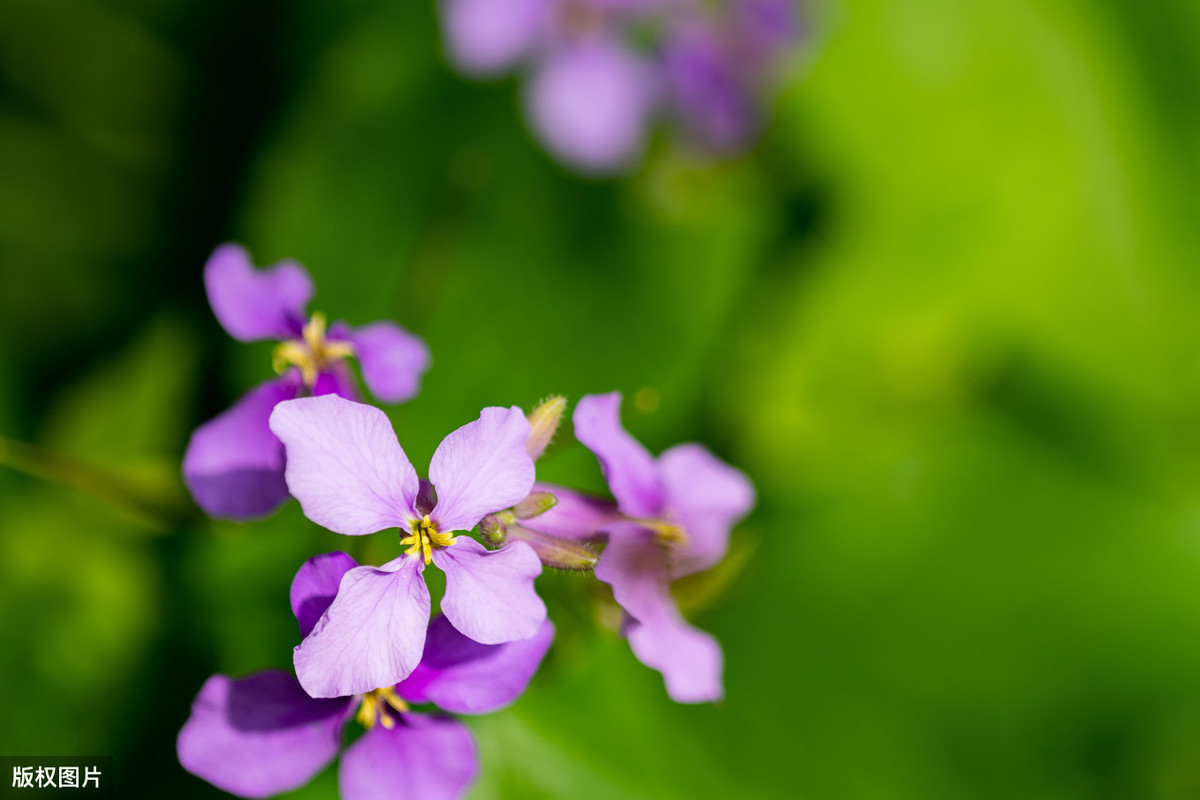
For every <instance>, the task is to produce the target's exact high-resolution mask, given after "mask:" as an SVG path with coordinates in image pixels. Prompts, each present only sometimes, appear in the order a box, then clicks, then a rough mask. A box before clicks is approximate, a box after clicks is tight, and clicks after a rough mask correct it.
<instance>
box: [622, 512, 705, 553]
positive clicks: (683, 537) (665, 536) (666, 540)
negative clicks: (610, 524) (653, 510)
mask: <svg viewBox="0 0 1200 800" xmlns="http://www.w3.org/2000/svg"><path fill="white" fill-rule="evenodd" d="M625 518H626V519H627V520H629V521H630V522H636V523H637V524H639V525H641V526H642V527H644V528H646V529H647V530H649V531H651V532H652V533H653V534H654V541H656V542H658V543H659V544H665V545H670V546H673V547H686V546H687V544H688V542H689V541H690V540H689V539H688V535H687V531H685V530H684V529H683V526H682V525H680V524H678V523H676V522H671V521H670V520H667V519H661V518H646V517H625Z"/></svg>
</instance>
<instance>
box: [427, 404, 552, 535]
mask: <svg viewBox="0 0 1200 800" xmlns="http://www.w3.org/2000/svg"><path fill="white" fill-rule="evenodd" d="M528 436H529V422H528V421H527V420H526V419H525V413H524V412H523V411H521V409H519V408H517V407H516V406H513V407H512V408H485V409H483V411H481V412H480V414H479V419H477V420H475V421H474V422H469V423H467V424H466V425H463V426H462V427H461V428H459V429H458V430H456V431H454V432H453V433H451V434H450V435H449V436H447V437H446V438H445V439H443V440H442V443H441V444H439V445H438V448H437V451H435V452H434V454H433V458H432V459H431V460H430V462H429V481H430V483H432V484H433V486H434V488H435V489H436V490H437V505H436V506H434V508H433V514H432V515H431V516H432V517H433V520H434V522H436V523H437V525H438V529H439V530H441V531H443V532H446V531H468V530H470V529H471V528H474V527H475V524H476V523H477V522H479V520H480V519H482V518H483V516H484V515H485V514H490V513H492V512H493V511H501V510H503V509H505V508H508V507H509V506H512V505H516V504H517V503H519V502H521V501H522V500H524V499H525V495H527V494H529V489H530V488H531V487H532V486H533V478H534V466H533V459H532V458H530V457H529V453H528V452H527V451H526V450H525V439H526V438H528Z"/></svg>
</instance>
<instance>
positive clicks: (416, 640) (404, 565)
mask: <svg viewBox="0 0 1200 800" xmlns="http://www.w3.org/2000/svg"><path fill="white" fill-rule="evenodd" d="M423 569H424V564H423V563H422V561H421V559H420V558H418V557H416V556H401V557H400V558H397V559H395V560H394V561H391V562H389V563H387V564H385V565H383V566H382V567H355V568H354V569H352V570H350V571H349V572H347V573H346V574H345V575H344V576H343V577H342V582H341V585H340V586H339V587H338V593H337V597H335V598H334V600H333V603H331V604H330V606H329V608H328V609H326V611H325V613H324V614H323V615H322V616H321V618H320V619H319V620H318V621H317V624H316V625H315V626H314V627H313V629H312V632H311V633H310V634H309V635H308V636H307V637H305V639H304V641H303V642H301V643H300V646H299V647H297V648H296V650H295V653H294V661H295V665H296V677H298V678H299V679H300V683H301V685H303V686H304V690H305V691H306V692H308V693H309V694H310V695H312V696H313V697H345V696H348V695H352V694H360V693H362V692H370V691H373V690H375V689H379V688H381V687H384V686H393V685H395V684H396V683H398V682H399V681H400V680H401V679H403V678H405V677H407V675H408V674H409V673H410V672H412V671H413V668H414V667H416V666H417V663H418V662H419V661H420V660H421V650H422V648H423V647H424V646H425V626H426V625H427V624H428V623H429V590H428V589H427V588H425V579H424V577H423V576H422V575H421V572H422V570H423Z"/></svg>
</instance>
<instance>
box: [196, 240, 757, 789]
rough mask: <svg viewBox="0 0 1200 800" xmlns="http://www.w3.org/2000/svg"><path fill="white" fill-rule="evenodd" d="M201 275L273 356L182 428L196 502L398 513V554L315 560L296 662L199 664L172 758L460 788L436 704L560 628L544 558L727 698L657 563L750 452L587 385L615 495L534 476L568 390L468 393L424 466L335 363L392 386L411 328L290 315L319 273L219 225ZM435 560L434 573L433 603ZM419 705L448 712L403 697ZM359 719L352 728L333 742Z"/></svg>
mask: <svg viewBox="0 0 1200 800" xmlns="http://www.w3.org/2000/svg"><path fill="white" fill-rule="evenodd" d="M205 282H206V286H207V289H208V294H209V299H210V301H211V303H212V306H213V309H214V311H215V312H216V315H217V317H218V319H219V320H220V321H221V323H222V325H223V326H224V327H225V328H226V330H228V331H229V332H230V333H231V334H233V335H234V336H235V337H236V338H239V339H243V340H249V339H260V338H268V337H275V338H279V339H281V340H282V341H281V343H280V344H279V345H278V347H277V348H276V351H275V360H276V369H277V371H279V372H281V373H282V376H281V377H280V378H278V379H276V380H273V381H270V382H268V383H266V384H263V385H262V386H260V387H258V388H257V389H255V390H253V391H252V392H251V393H250V394H248V395H247V396H246V397H245V398H243V399H242V400H240V401H239V402H238V403H237V404H236V405H235V406H234V407H233V408H232V409H230V410H229V411H227V412H225V414H223V415H222V416H220V417H218V418H217V419H215V420H213V421H212V422H209V423H207V424H206V425H204V426H202V427H201V428H200V429H198V430H197V431H196V433H195V435H194V436H193V437H192V441H191V443H190V444H189V446H188V453H187V455H186V456H185V459H184V475H185V478H186V480H187V483H188V486H189V487H190V488H191V489H192V492H193V495H194V496H195V497H196V500H197V502H198V503H199V504H200V505H201V507H202V508H204V509H205V510H207V511H208V512H209V513H211V514H214V515H218V516H231V517H235V518H245V517H250V516H255V515H259V514H263V513H266V512H268V511H270V510H271V509H273V508H275V507H276V506H277V505H278V504H279V503H281V502H282V501H283V500H285V499H286V498H287V497H289V496H291V497H295V498H296V499H297V500H298V501H299V503H300V507H301V509H302V510H303V512H304V514H305V516H307V517H308V518H309V519H310V520H312V521H313V522H316V523H317V524H319V525H321V526H323V527H325V528H327V529H329V530H330V531H333V532H334V533H339V534H343V535H347V536H362V535H368V534H373V533H377V532H379V531H385V530H392V529H394V530H395V531H396V532H397V533H396V534H395V535H396V536H397V544H396V548H397V555H396V557H395V558H394V559H392V560H391V561H389V562H387V563H386V564H383V565H381V566H370V565H359V564H357V563H356V562H355V561H354V560H353V559H352V558H351V557H350V556H349V555H347V554H346V553H342V552H334V553H326V554H323V555H318V556H316V557H314V558H312V559H310V560H309V561H307V562H306V563H305V564H304V565H303V566H302V567H301V568H300V570H299V572H298V573H297V574H296V578H295V580H294V581H293V583H292V589H291V598H290V599H291V606H292V611H293V612H294V614H295V616H296V620H297V622H298V624H299V633H300V639H301V641H300V644H299V645H298V646H296V648H295V651H294V653H293V665H294V675H293V674H292V673H290V672H283V671H267V672H260V673H256V674H253V675H249V676H247V677H243V678H240V679H232V678H229V677H227V676H224V675H215V676H213V677H212V678H210V679H209V680H208V681H207V682H206V683H205V684H204V686H203V687H202V688H201V690H200V694H199V695H198V696H197V698H196V700H195V703H194V704H193V707H192V714H191V717H190V718H189V719H188V721H187V723H186V724H185V725H184V727H183V730H182V731H181V732H180V734H179V741H178V752H179V759H180V763H181V764H182V765H183V766H184V768H186V769H187V770H189V771H190V772H192V773H194V774H195V775H198V776H200V777H201V778H204V779H205V780H207V781H209V782H210V783H212V784H214V785H215V786H218V787H220V788H222V789H225V790H226V791H229V792H232V793H234V794H237V795H240V796H243V797H267V796H270V795H273V794H278V793H280V792H285V791H289V790H291V789H294V788H296V787H298V786H301V785H303V784H304V783H306V782H307V781H308V780H310V779H311V778H312V777H313V776H314V775H315V774H316V773H317V772H319V771H320V770H321V769H323V768H324V767H325V766H326V765H327V764H329V763H330V762H331V761H332V760H333V759H334V758H336V757H337V755H338V753H339V752H341V753H342V756H341V759H342V761H341V767H340V771H339V775H338V783H339V787H340V792H341V794H342V796H343V797H344V798H347V799H348V800H368V799H369V798H384V797H412V798H442V797H446V798H452V797H459V796H461V795H462V794H463V793H464V792H465V791H466V789H467V788H468V787H469V785H470V784H471V782H472V781H473V779H474V777H475V775H476V773H477V771H478V763H477V758H476V755H475V749H474V744H473V742H472V739H471V736H470V733H469V732H468V730H467V729H466V728H465V727H464V726H463V725H462V723H460V722H458V721H456V720H454V719H453V718H451V717H449V716H447V715H446V713H445V712H449V713H452V714H482V713H489V712H491V711H495V710H497V709H499V708H502V707H504V706H506V705H508V704H509V703H511V702H513V701H514V700H515V699H516V698H517V697H518V696H519V695H520V694H521V693H522V692H523V691H524V690H525V688H526V686H527V685H528V684H529V682H530V680H531V679H532V677H533V675H534V673H535V672H536V671H537V669H538V667H539V665H540V664H541V661H542V659H543V657H544V656H545V654H546V652H547V650H548V649H549V647H550V645H551V642H552V640H553V637H554V628H553V626H552V625H551V623H550V622H549V621H548V620H547V613H546V606H545V604H544V603H543V601H542V599H541V598H540V597H539V596H538V593H537V591H536V589H535V586H534V581H535V579H536V578H537V577H538V575H539V574H541V572H542V569H543V566H544V565H547V566H551V567H555V568H561V569H571V570H578V571H580V572H584V573H588V572H594V573H595V576H596V578H598V579H599V580H600V581H601V582H603V583H604V584H607V585H608V586H609V587H611V590H612V597H613V600H614V601H615V602H616V604H618V605H619V606H620V608H621V609H623V616H624V624H623V626H622V633H623V635H624V636H625V637H626V638H627V639H628V640H629V643H630V646H631V648H632V650H633V653H634V655H635V656H636V657H637V658H638V659H639V660H640V661H641V662H642V663H644V664H646V665H647V666H649V667H652V668H653V669H655V670H658V671H659V672H660V673H662V675H663V678H664V681H665V683H666V689H667V693H668V694H669V695H670V696H671V697H672V698H673V699H675V700H676V701H679V702H686V703H695V702H706V701H715V700H718V699H720V698H721V697H722V695H723V688H722V677H721V676H722V653H721V649H720V646H719V645H718V644H717V642H716V640H715V639H714V638H713V637H712V636H710V635H708V634H706V633H704V632H702V631H700V630H697V629H695V628H693V627H692V626H691V625H689V624H688V622H687V621H686V620H685V619H684V617H683V616H682V614H681V613H680V611H679V608H678V607H677V606H676V604H675V601H674V600H673V599H672V594H671V582H672V581H673V580H675V579H677V578H680V577H682V576H684V575H688V574H691V573H694V572H698V571H701V570H706V569H708V568H710V567H712V566H714V565H715V564H716V563H717V562H719V561H720V560H721V559H722V558H723V556H724V555H725V552H726V550H727V548H728V545H729V536H730V531H731V529H732V527H733V526H734V525H735V524H736V523H737V522H738V521H739V520H740V519H741V518H742V517H744V516H745V515H746V514H747V513H748V512H749V511H750V509H751V508H752V506H753V504H754V491H753V488H752V487H751V485H750V483H749V481H748V480H747V479H746V478H745V476H744V475H742V473H740V472H739V471H737V470H736V469H734V468H733V467H730V466H729V465H727V464H725V463H723V462H722V461H720V460H719V459H717V458H716V457H715V456H714V455H712V453H710V452H709V451H708V450H707V449H706V448H704V447H703V446H701V445H698V444H685V445H679V446H676V447H673V448H670V449H669V450H667V451H666V452H664V453H663V454H662V455H661V456H659V457H658V458H657V459H656V458H654V457H653V456H652V455H650V453H649V452H648V451H647V450H646V449H645V448H644V447H642V445H641V444H639V443H638V442H637V441H636V440H635V439H634V438H633V437H631V436H630V435H629V434H628V433H627V432H626V431H625V430H624V428H623V427H622V425H621V421H620V402H621V397H620V395H619V394H618V393H616V392H613V393H611V394H605V395H589V396H585V397H583V398H582V399H581V400H580V401H579V403H578V405H577V406H576V409H575V412H574V418H573V419H574V427H575V435H576V438H577V439H578V440H579V441H580V442H581V443H582V444H583V445H584V446H585V447H587V448H588V449H590V450H591V451H592V453H593V454H594V455H595V456H596V458H597V459H598V460H599V462H600V467H601V470H602V472H603V474H604V476H605V478H606V480H607V482H608V486H609V489H610V491H611V493H612V496H613V498H614V499H613V500H608V499H603V498H595V497H590V496H587V495H584V494H580V493H578V492H575V491H573V490H571V489H568V488H566V487H561V486H556V485H551V484H547V483H541V482H538V481H537V475H536V472H537V469H536V461H537V459H538V458H539V457H540V456H541V454H542V453H543V451H544V450H545V449H546V446H547V444H548V443H549V442H550V440H551V439H552V438H553V436H554V435H555V432H556V431H557V429H558V427H559V422H560V421H561V419H562V417H563V415H564V413H565V409H566V402H565V400H564V399H563V398H561V397H553V398H551V399H549V400H547V401H545V402H543V403H542V404H540V405H539V406H538V407H537V408H535V409H534V410H533V411H532V412H531V413H530V414H528V415H526V414H525V413H524V412H523V411H522V410H521V409H520V408H517V407H512V408H498V407H488V408H484V409H482V411H481V412H480V414H479V418H478V419H476V420H474V421H472V422H469V423H467V424H465V425H463V426H462V427H460V428H458V429H457V430H455V431H452V432H451V433H450V434H449V435H448V436H446V437H445V438H444V439H443V440H442V443H441V444H440V445H439V446H438V448H437V450H436V451H435V452H434V454H433V457H432V459H431V460H430V463H429V469H428V472H427V476H428V478H427V479H424V478H421V477H420V476H419V475H418V473H417V470H416V469H415V468H414V466H413V465H412V463H411V462H410V461H409V459H408V457H407V455H405V452H404V449H403V447H402V446H401V444H400V442H399V440H398V439H397V437H396V434H395V432H394V431H393V429H392V426H391V423H390V422H389V420H388V418H387V416H386V415H385V414H384V413H383V411H381V410H380V409H378V408H376V407H374V406H371V405H366V404H363V403H360V402H358V401H357V399H356V390H355V387H354V382H353V380H352V377H351V374H350V372H349V370H348V368H347V366H346V363H345V358H346V357H347V356H351V355H353V356H355V357H356V358H357V359H358V362H359V364H360V366H361V369H362V374H363V378H364V381H365V382H366V383H367V385H368V387H370V389H371V391H372V392H373V393H374V394H375V396H376V397H379V398H380V399H383V400H389V401H393V402H394V401H399V400H402V399H407V398H409V397H411V396H412V395H413V394H414V393H415V391H416V388H417V384H418V381H419V378H420V375H421V373H422V372H423V371H424V369H425V368H426V367H427V365H428V363H429V358H428V351H427V350H426V349H425V346H424V344H423V343H422V342H421V341H420V340H419V339H417V338H415V337H413V336H412V335H411V334H408V333H407V332H405V331H403V330H402V329H401V328H399V327H398V326H396V325H394V324H393V323H389V322H378V323H374V324H372V325H368V326H365V327H363V328H358V329H352V328H350V327H349V326H346V325H344V324H343V323H336V324H335V325H333V326H331V327H329V328H328V329H326V327H325V322H324V317H322V316H321V315H319V314H312V315H310V316H307V317H306V316H305V314H304V307H305V305H306V304H307V302H308V300H309V299H310V297H311V295H312V284H311V281H310V280H309V279H308V276H307V274H306V273H305V272H304V271H303V269H302V268H301V267H299V266H298V265H295V264H280V265H277V266H275V267H272V268H271V269H268V270H265V271H262V272H259V271H256V270H255V269H254V268H253V267H252V266H251V265H250V262H249V261H248V259H247V257H246V255H245V253H244V251H242V250H241V249H240V248H237V247H234V246H232V245H226V246H224V247H222V248H220V249H218V250H217V252H216V253H215V254H214V255H213V257H212V259H210V261H209V263H208V266H207V267H206V269H205ZM473 531H477V532H478V537H479V539H478V540H477V539H476V538H474V537H473V536H472V532H473ZM480 540H482V541H480ZM485 543H486V546H485ZM601 548H602V549H601ZM430 566H436V567H437V568H438V569H440V570H441V571H442V572H443V573H444V574H445V592H444V594H443V596H442V597H441V599H440V609H441V610H440V613H439V614H437V615H435V616H434V618H433V619H432V621H431V620H430V612H431V598H430V593H429V590H428V588H427V587H426V585H425V580H424V571H425V569H426V568H428V567H430ZM426 704H428V705H432V706H436V708H437V709H440V712H442V713H423V712H417V711H414V710H413V709H412V706H414V705H426ZM351 719H353V720H354V721H355V722H356V727H355V728H354V729H353V730H358V729H359V728H361V729H362V732H361V734H360V735H358V736H357V738H353V737H352V738H353V742H352V743H351V744H349V745H348V746H345V740H346V735H345V729H346V728H347V726H348V725H349V723H350V721H351Z"/></svg>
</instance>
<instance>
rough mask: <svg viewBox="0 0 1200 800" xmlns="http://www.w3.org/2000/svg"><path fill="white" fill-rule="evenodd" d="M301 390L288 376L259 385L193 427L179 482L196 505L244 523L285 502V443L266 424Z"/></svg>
mask: <svg viewBox="0 0 1200 800" xmlns="http://www.w3.org/2000/svg"><path fill="white" fill-rule="evenodd" d="M299 390H300V383H299V381H298V379H297V378H296V377H295V376H292V375H285V376H284V377H282V378H278V379H276V380H272V381H267V382H265V383H261V384H259V385H258V386H256V387H255V388H253V389H251V390H250V391H249V392H247V393H246V394H244V395H242V397H241V398H239V399H238V401H237V402H236V403H234V404H233V405H232V406H230V407H229V409H228V410H227V411H225V412H224V413H223V414H221V415H220V416H218V417H216V418H214V419H212V420H209V421H208V422H206V423H204V424H203V425H201V426H200V427H199V428H197V429H196V431H195V433H193V434H192V438H191V441H189V442H188V446H187V452H186V453H184V456H183V481H184V483H186V484H187V487H188V489H189V490H190V491H191V493H192V497H193V498H195V500H196V505H198V506H200V507H201V508H202V509H204V511H205V512H206V513H208V514H209V515H210V516H213V517H220V518H222V519H238V520H245V519H253V518H255V517H261V516H265V515H266V514H269V513H271V512H272V511H274V510H275V509H276V508H277V507H278V506H279V504H280V503H282V502H283V501H285V500H287V498H288V489H287V483H285V482H284V477H283V464H284V458H283V444H282V443H280V441H279V439H277V438H275V434H273V433H271V428H270V427H269V426H268V424H267V420H268V419H270V416H271V412H272V411H273V410H274V408H275V406H276V404H278V403H280V402H282V401H284V400H290V399H292V398H293V397H295V396H296V393H297V392H299Z"/></svg>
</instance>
